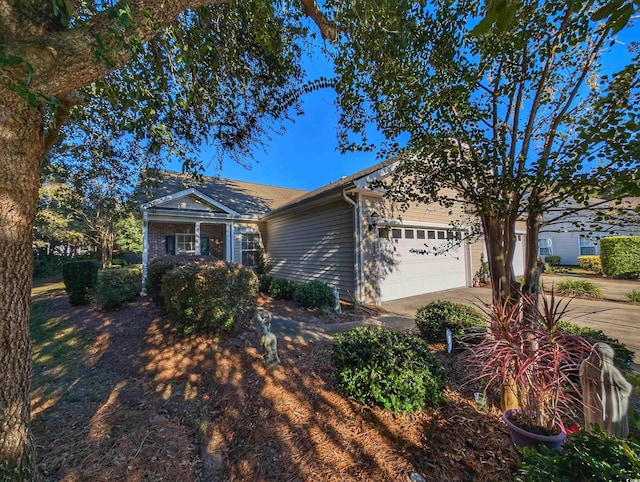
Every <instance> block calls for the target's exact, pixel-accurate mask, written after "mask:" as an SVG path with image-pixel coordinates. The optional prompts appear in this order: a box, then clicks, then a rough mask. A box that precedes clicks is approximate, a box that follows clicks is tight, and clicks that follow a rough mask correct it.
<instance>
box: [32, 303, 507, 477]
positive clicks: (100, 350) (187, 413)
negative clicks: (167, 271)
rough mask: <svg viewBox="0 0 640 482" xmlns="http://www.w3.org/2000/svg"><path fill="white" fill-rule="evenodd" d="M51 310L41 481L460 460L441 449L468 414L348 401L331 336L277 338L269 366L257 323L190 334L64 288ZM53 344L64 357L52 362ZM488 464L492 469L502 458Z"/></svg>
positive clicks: (40, 418) (299, 472)
mask: <svg viewBox="0 0 640 482" xmlns="http://www.w3.org/2000/svg"><path fill="white" fill-rule="evenodd" d="M48 316H49V317H50V319H51V320H54V321H52V322H51V331H50V332H48V333H47V336H49V337H50V338H51V341H52V343H51V344H49V345H47V346H48V347H49V348H47V347H44V348H43V351H42V350H41V351H40V352H38V353H37V356H41V357H42V358H41V359H40V360H39V361H37V363H36V371H37V372H38V373H36V377H35V380H36V382H39V384H38V383H36V384H34V390H33V394H34V397H33V414H34V416H33V432H34V436H35V440H36V444H37V446H38V453H39V461H40V467H41V469H42V470H43V471H44V472H45V475H46V476H47V477H48V478H49V479H50V480H90V479H92V480H184V481H188V480H211V481H214V480H252V481H254V480H255V481H262V480H264V481H267V480H274V481H275V480H277V481H287V480H323V481H324V480H340V481H344V480H376V481H383V480H390V481H391V480H394V481H396V480H404V479H406V477H407V476H408V475H409V474H410V473H412V472H419V473H421V474H422V475H423V476H424V477H425V478H426V479H427V480H438V479H440V480H443V476H442V474H448V475H449V476H452V477H453V478H454V479H455V478H456V477H460V476H463V478H465V477H466V476H465V475H464V474H466V473H467V472H468V470H467V468H465V466H459V464H449V465H447V464H446V463H444V462H443V459H442V457H441V456H439V455H438V451H440V450H441V449H442V447H450V442H447V441H446V437H447V436H450V435H451V433H455V432H456V431H458V430H459V425H460V424H464V423H465V421H464V420H455V419H454V420H450V421H449V422H446V423H445V422H443V418H442V413H444V412H443V411H444V410H446V409H444V408H443V409H441V410H436V411H425V412H423V413H420V414H410V415H396V416H394V415H393V414H391V413H389V412H387V411H385V410H382V409H375V408H367V407H362V406H360V405H358V404H356V403H354V402H352V401H350V400H347V399H346V398H344V397H343V396H342V395H341V394H340V393H339V392H338V391H337V390H336V389H335V388H334V384H335V374H334V370H333V367H332V365H331V363H330V361H329V360H330V353H331V349H332V343H331V342H320V343H313V344H312V343H308V344H307V343H301V342H285V341H282V340H281V341H280V346H279V353H280V358H281V360H282V363H281V364H280V365H278V366H275V367H272V368H266V367H265V366H264V364H263V362H262V356H261V353H260V351H259V350H258V348H257V347H258V342H259V334H258V331H257V330H256V329H255V327H250V328H249V329H248V330H246V331H244V332H243V333H240V334H239V335H237V336H233V337H227V338H216V337H211V336H191V337H187V338H185V337H182V336H180V335H179V334H177V333H176V332H175V331H174V330H172V328H171V326H170V325H169V324H167V322H166V321H165V320H164V319H163V318H162V317H161V316H160V314H159V312H158V311H157V310H156V309H155V307H154V306H153V305H151V303H150V302H148V301H144V300H138V301H136V302H135V303H131V304H129V305H128V306H126V307H125V308H123V309H121V310H119V311H116V312H110V313H105V312H101V311H99V310H97V309H96V308H93V307H88V308H71V307H69V306H68V304H66V300H65V299H64V297H63V296H62V297H59V298H54V299H52V301H51V308H50V310H49V314H48ZM73 330H77V331H75V332H74V331H73ZM65 337H66V338H65ZM74 337H75V338H77V340H75V341H74ZM61 340H62V341H61ZM61 342H63V343H69V344H70V345H69V346H70V349H69V351H68V353H67V355H68V356H66V357H62V359H61V360H62V363H56V362H55V361H54V360H51V361H47V359H46V351H47V349H52V347H54V346H56V343H57V344H58V345H59V344H60V343H61ZM74 345H78V347H80V348H81V349H78V350H75V348H73V347H74ZM47 374H48V375H47ZM45 375H46V376H48V377H50V378H46V377H45ZM43 377H45V378H43ZM455 403H456V404H458V403H459V401H456V402H455ZM456 413H457V414H458V416H459V412H458V411H456ZM470 418H473V417H470ZM443 423H445V424H444V425H443ZM461 433H463V434H464V435H460V436H461V437H466V436H468V435H469V433H470V432H468V431H466V430H464V431H462V432H461ZM475 436H476V437H484V435H483V434H476V435H475ZM450 438H451V437H450ZM454 439H455V437H454ZM456 440H457V442H456V443H458V442H459V443H460V444H462V446H463V447H467V450H473V449H470V448H468V446H467V445H466V444H467V443H468V442H467V441H466V440H465V439H464V438H463V439H460V437H458V439H456ZM447 443H449V445H447ZM471 443H472V444H473V443H476V442H475V441H471ZM485 448H486V447H485ZM447 450H450V451H455V449H451V448H449V449H447ZM487 450H488V449H487ZM491 450H494V449H491ZM491 450H490V451H491ZM429 451H432V452H433V453H434V456H433V457H430V458H429V457H428V454H429ZM485 451H486V450H485ZM475 455H477V457H483V456H482V455H481V454H480V455H478V454H475ZM477 457H476V458H477ZM484 457H485V459H489V458H490V456H484ZM471 459H472V460H475V459H474V458H473V457H472V458H471ZM483 460H484V459H483ZM445 462H446V460H445ZM490 462H491V463H487V464H485V465H486V466H487V468H488V469H489V470H490V469H491V468H492V467H498V468H500V470H502V472H500V471H494V474H496V477H495V478H496V479H498V480H499V479H500V477H501V476H504V475H505V472H504V467H501V466H499V465H497V466H496V464H495V463H494V462H492V461H490ZM477 463H478V464H480V463H483V462H482V461H479V462H477ZM492 464H493V465H492ZM433 467H436V468H437V469H436V470H434V468H433ZM444 479H446V480H453V479H451V477H444Z"/></svg>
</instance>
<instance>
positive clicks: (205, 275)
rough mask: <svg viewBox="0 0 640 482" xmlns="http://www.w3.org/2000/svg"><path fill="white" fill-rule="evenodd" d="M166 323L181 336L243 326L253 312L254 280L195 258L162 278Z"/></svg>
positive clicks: (230, 266)
mask: <svg viewBox="0 0 640 482" xmlns="http://www.w3.org/2000/svg"><path fill="white" fill-rule="evenodd" d="M160 292H161V296H162V300H163V304H164V306H165V309H166V310H167V315H168V317H169V319H170V320H171V321H172V322H173V323H174V324H175V325H176V327H177V328H178V329H179V330H180V331H181V332H182V333H183V334H185V335H189V334H191V333H196V332H206V333H216V332H219V331H230V330H232V329H233V328H234V327H240V326H247V325H248V323H249V322H250V321H251V318H252V316H253V313H254V312H255V309H256V305H257V298H258V278H257V276H256V275H255V273H254V272H253V271H252V270H251V269H250V268H246V267H244V266H242V265H239V264H235V263H227V262H225V261H214V260H211V259H208V258H198V259H196V260H191V261H189V262H188V263H186V264H182V265H177V266H175V267H174V268H173V269H171V270H170V271H167V272H166V273H165V274H164V276H163V277H162V283H161V289H160Z"/></svg>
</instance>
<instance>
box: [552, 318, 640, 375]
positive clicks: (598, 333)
mask: <svg viewBox="0 0 640 482" xmlns="http://www.w3.org/2000/svg"><path fill="white" fill-rule="evenodd" d="M558 328H559V329H560V330H562V331H565V332H567V333H573V334H575V335H580V336H582V337H584V338H586V339H587V340H588V341H589V343H592V344H593V343H596V342H598V341H603V342H605V343H607V344H609V345H611V347H612V348H613V349H614V351H615V353H616V354H615V357H614V362H615V364H616V365H618V366H619V367H621V368H623V369H624V370H630V369H631V365H632V364H633V357H634V355H635V353H634V352H633V351H631V350H629V349H628V348H627V347H626V346H625V345H624V343H620V342H619V341H618V340H617V339H615V338H611V337H610V336H607V335H606V334H605V332H604V331H602V330H595V329H593V328H589V327H587V326H578V325H576V324H575V323H571V322H568V321H560V322H559V323H558Z"/></svg>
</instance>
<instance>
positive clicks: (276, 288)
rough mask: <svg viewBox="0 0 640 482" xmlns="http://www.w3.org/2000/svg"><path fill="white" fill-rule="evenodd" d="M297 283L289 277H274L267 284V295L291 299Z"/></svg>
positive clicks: (280, 298)
mask: <svg viewBox="0 0 640 482" xmlns="http://www.w3.org/2000/svg"><path fill="white" fill-rule="evenodd" d="M297 288H298V283H296V282H295V281H291V280H290V279H282V278H274V279H273V280H272V281H271V284H270V285H269V291H268V293H269V296H272V297H273V298H276V299H278V300H292V299H293V295H294V294H295V292H296V289H297Z"/></svg>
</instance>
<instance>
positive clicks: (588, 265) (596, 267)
mask: <svg viewBox="0 0 640 482" xmlns="http://www.w3.org/2000/svg"><path fill="white" fill-rule="evenodd" d="M578 266H580V267H581V268H582V269H585V270H587V271H591V272H592V273H598V274H602V262H601V261H600V256H578Z"/></svg>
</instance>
